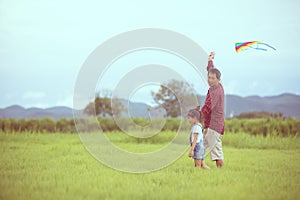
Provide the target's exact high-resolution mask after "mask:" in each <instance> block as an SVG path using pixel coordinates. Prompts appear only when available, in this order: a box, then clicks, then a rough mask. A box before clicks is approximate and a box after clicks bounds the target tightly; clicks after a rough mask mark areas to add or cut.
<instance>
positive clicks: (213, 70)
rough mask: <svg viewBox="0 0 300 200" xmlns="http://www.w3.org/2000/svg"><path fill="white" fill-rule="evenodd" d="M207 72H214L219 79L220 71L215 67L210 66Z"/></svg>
mask: <svg viewBox="0 0 300 200" xmlns="http://www.w3.org/2000/svg"><path fill="white" fill-rule="evenodd" d="M208 73H211V74H215V75H216V77H217V79H219V80H220V78H221V72H220V71H219V70H218V69H217V68H211V69H210V70H209V71H208Z"/></svg>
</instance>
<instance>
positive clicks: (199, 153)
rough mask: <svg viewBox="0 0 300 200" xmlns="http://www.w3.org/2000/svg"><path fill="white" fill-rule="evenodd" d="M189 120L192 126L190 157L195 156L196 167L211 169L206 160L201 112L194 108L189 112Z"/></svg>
mask: <svg viewBox="0 0 300 200" xmlns="http://www.w3.org/2000/svg"><path fill="white" fill-rule="evenodd" d="M187 117H188V120H189V123H190V124H191V126H192V129H191V134H190V144H191V150H190V152H189V157H193V158H194V162H195V167H201V168H203V169H210V168H209V167H208V166H207V165H206V164H205V162H204V155H205V148H204V144H203V134H202V126H201V124H200V122H199V120H200V112H199V111H197V110H195V109H193V110H190V111H189V112H188V115H187Z"/></svg>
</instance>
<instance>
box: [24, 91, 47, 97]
mask: <svg viewBox="0 0 300 200" xmlns="http://www.w3.org/2000/svg"><path fill="white" fill-rule="evenodd" d="M45 97H46V94H45V92H32V91H28V92H26V93H24V94H23V96H22V98H23V99H42V98H45Z"/></svg>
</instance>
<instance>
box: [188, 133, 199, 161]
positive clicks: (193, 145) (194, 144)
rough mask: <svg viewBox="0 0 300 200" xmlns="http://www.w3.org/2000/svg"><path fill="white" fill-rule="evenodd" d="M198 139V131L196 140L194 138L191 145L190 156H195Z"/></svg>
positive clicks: (195, 136)
mask: <svg viewBox="0 0 300 200" xmlns="http://www.w3.org/2000/svg"><path fill="white" fill-rule="evenodd" d="M197 139H198V133H194V140H193V143H192V146H191V150H190V153H189V157H192V156H194V149H195V146H196V143H197Z"/></svg>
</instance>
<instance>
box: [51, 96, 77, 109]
mask: <svg viewBox="0 0 300 200" xmlns="http://www.w3.org/2000/svg"><path fill="white" fill-rule="evenodd" d="M55 106H67V107H70V108H72V107H73V95H68V96H66V97H65V98H64V99H62V100H59V101H57V102H56V104H55Z"/></svg>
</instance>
